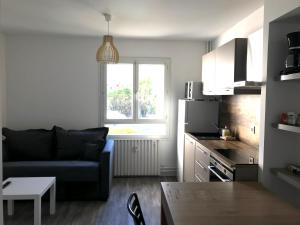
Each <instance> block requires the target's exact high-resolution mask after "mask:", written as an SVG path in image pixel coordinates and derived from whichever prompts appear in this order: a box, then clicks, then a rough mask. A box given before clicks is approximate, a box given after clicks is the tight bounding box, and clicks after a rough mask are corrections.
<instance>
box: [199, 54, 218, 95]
mask: <svg viewBox="0 0 300 225" xmlns="http://www.w3.org/2000/svg"><path fill="white" fill-rule="evenodd" d="M215 65H216V51H211V52H210V53H207V54H205V55H204V56H203V57H202V82H203V94H204V95H216V93H215V89H216V83H215V80H216V79H215V75H216V71H215V69H216V66H215Z"/></svg>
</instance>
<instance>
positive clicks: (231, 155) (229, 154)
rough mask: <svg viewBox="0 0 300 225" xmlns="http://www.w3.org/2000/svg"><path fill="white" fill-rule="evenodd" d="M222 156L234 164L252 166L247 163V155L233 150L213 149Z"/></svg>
mask: <svg viewBox="0 0 300 225" xmlns="http://www.w3.org/2000/svg"><path fill="white" fill-rule="evenodd" d="M215 151H217V152H218V153H219V154H221V155H222V156H224V157H226V158H228V159H230V160H231V161H233V162H234V163H236V164H253V163H251V162H249V155H248V154H243V152H242V151H239V150H234V149H215Z"/></svg>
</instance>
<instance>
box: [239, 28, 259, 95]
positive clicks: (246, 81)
mask: <svg viewBox="0 0 300 225" xmlns="http://www.w3.org/2000/svg"><path fill="white" fill-rule="evenodd" d="M262 49H263V31H262V30H259V31H257V32H254V33H253V34H251V35H249V36H248V38H247V51H246V52H243V54H246V55H247V63H246V65H243V66H245V67H246V71H244V70H243V72H245V73H242V74H239V75H238V76H235V77H234V85H233V87H234V90H239V91H243V90H244V91H248V92H251V91H252V92H253V93H254V94H255V93H258V94H260V90H261V86H262V85H263V82H259V81H257V80H260V79H261V78H262V65H263V64H262V62H263V52H262ZM235 92H236V91H235Z"/></svg>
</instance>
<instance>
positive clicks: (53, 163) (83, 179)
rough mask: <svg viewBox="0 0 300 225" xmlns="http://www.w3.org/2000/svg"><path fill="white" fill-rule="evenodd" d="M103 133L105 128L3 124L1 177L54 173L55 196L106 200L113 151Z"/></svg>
mask: <svg viewBox="0 0 300 225" xmlns="http://www.w3.org/2000/svg"><path fill="white" fill-rule="evenodd" d="M107 133H108V128H92V129H86V130H80V131H78V130H69V131H66V130H64V129H62V128H59V127H54V128H53V129H52V130H44V129H32V130H25V131H14V130H10V129H8V128H3V129H2V134H3V136H4V139H5V140H4V141H3V159H4V162H3V177H4V179H6V178H8V177H43V176H54V177H56V179H57V197H58V199H63V200H91V199H99V200H107V198H108V197H109V192H110V188H111V184H112V175H113V174H112V169H113V167H112V166H113V152H114V141H113V140H110V139H108V140H106V136H107Z"/></svg>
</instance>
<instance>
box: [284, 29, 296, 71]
mask: <svg viewBox="0 0 300 225" xmlns="http://www.w3.org/2000/svg"><path fill="white" fill-rule="evenodd" d="M287 40H288V48H289V54H288V56H287V58H286V60H285V69H284V70H283V71H281V75H287V74H292V73H299V72H300V31H298V32H293V33H289V34H287Z"/></svg>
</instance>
